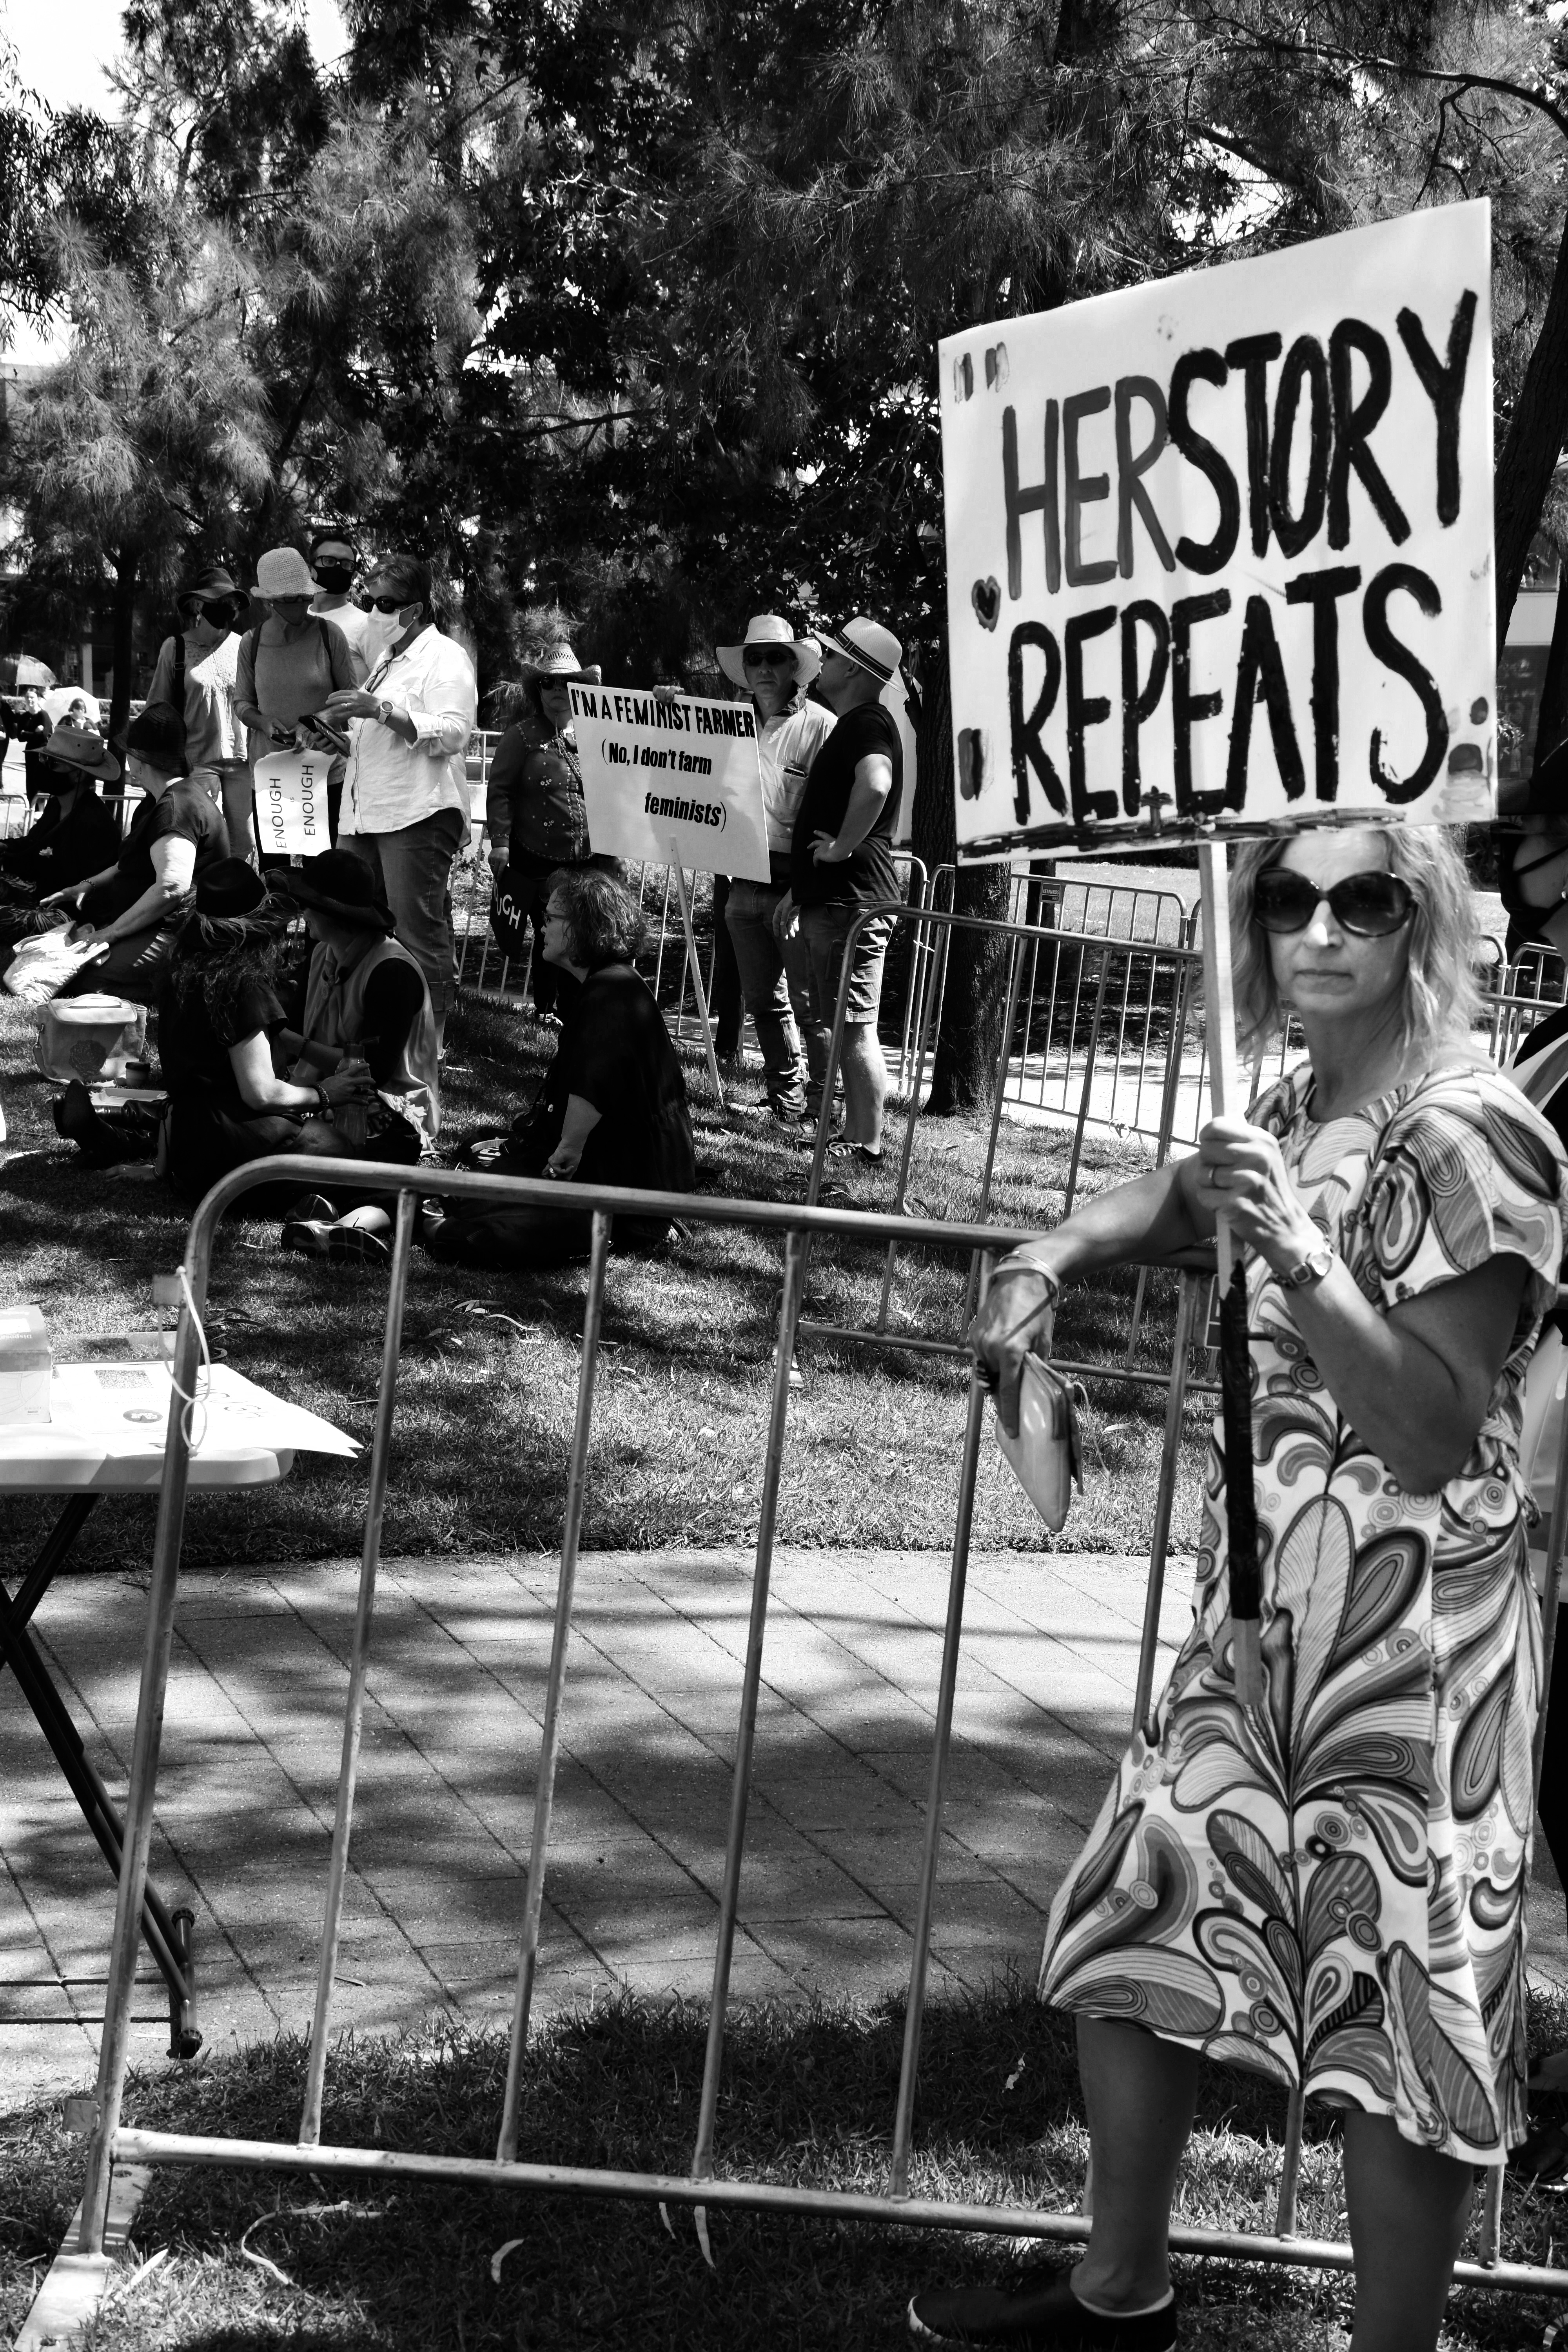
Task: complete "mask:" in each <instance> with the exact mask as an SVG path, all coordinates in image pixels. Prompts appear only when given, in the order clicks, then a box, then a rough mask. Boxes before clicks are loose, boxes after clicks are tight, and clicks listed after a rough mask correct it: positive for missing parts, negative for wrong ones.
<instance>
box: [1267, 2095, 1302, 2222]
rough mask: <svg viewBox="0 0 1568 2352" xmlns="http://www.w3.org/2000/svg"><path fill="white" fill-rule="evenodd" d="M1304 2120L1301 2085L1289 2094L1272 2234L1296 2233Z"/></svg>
mask: <svg viewBox="0 0 1568 2352" xmlns="http://www.w3.org/2000/svg"><path fill="white" fill-rule="evenodd" d="M1306 2122H1307V2095H1306V2093H1305V2091H1303V2090H1302V2089H1301V2087H1300V2084H1297V2086H1296V2088H1295V2089H1294V2090H1293V2091H1292V2092H1291V2094H1290V2105H1289V2109H1288V2111H1287V2113H1286V2116H1285V2157H1284V2161H1283V2163H1282V2164H1281V2165H1280V2168H1279V2200H1278V2202H1277V2204H1276V2206H1275V2209H1274V2234H1275V2236H1276V2237H1277V2238H1293V2237H1294V2236H1295V2234H1296V2204H1297V2200H1298V2198H1299V2197H1300V2189H1301V2134H1302V2132H1303V2131H1304V2129H1305V2128H1306Z"/></svg>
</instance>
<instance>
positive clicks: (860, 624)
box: [778, 613, 904, 1168]
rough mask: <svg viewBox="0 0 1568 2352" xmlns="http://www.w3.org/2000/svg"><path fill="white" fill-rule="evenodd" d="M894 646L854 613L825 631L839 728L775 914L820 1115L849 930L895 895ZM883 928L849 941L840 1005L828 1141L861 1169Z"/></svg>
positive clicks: (871, 1105) (870, 1139) (877, 1084)
mask: <svg viewBox="0 0 1568 2352" xmlns="http://www.w3.org/2000/svg"><path fill="white" fill-rule="evenodd" d="M903 650H904V649H903V646H901V645H900V642H899V640H898V638H897V637H896V636H894V635H893V633H892V631H891V630H890V629H885V628H883V627H882V625H881V624H880V623H879V622H877V621H873V620H870V619H868V617H867V615H866V614H863V613H858V614H856V616H855V618H854V619H853V620H852V621H846V622H845V624H844V625H843V627H842V628H839V629H826V630H824V632H823V647H822V668H821V671H820V673H819V677H818V681H817V683H818V689H819V691H820V693H821V695H822V698H823V699H824V701H825V702H826V704H827V705H828V707H829V709H831V710H832V711H833V712H834V714H835V717H836V719H837V724H836V725H835V727H834V729H833V730H832V732H831V734H829V736H828V737H827V739H826V742H825V743H824V744H823V746H822V748H821V750H820V751H818V752H817V754H816V758H815V759H814V760H813V761H812V763H811V772H810V773H809V775H808V776H807V778H806V781H805V791H804V793H802V795H801V799H800V805H799V807H798V808H797V810H796V812H795V830H794V834H793V836H792V842H791V851H790V891H789V897H788V898H786V899H785V900H784V904H783V906H782V907H781V908H780V909H779V915H778V922H779V934H780V938H781V940H782V943H783V946H784V964H785V968H786V970H787V971H788V974H789V983H790V994H791V996H792V998H793V1000H794V1002H795V1011H796V1014H797V1017H798V1018H799V1020H800V1024H801V1027H802V1029H803V1030H804V1032H805V1052H806V1061H807V1065H808V1069H809V1073H810V1096H811V1098H812V1100H813V1102H814V1103H815V1104H816V1105H820V1116H822V1117H823V1118H826V1117H828V1116H830V1113H831V1108H832V1107H831V1105H830V1104H827V1103H826V1102H824V1101H823V1100H822V1095H823V1087H824V1082H825V1079H826V1071H827V1055H828V1049H829V1045H830V1044H831V1041H832V1035H833V1021H834V1013H835V1009H836V1007H837V1001H838V990H839V984H840V981H841V978H842V975H843V971H844V959H845V954H846V951H847V947H848V940H849V931H850V928H851V926H852V924H853V923H854V921H855V919H856V917H857V916H858V914H859V912H860V910H861V908H863V907H866V906H869V905H874V904H875V903H876V902H877V901H878V900H879V899H885V898H897V897H898V895H899V888H898V876H897V874H896V872H895V869H894V866H893V824H894V820H895V817H896V815H897V813H898V806H899V798H900V793H901V791H902V788H903V775H904V754H903V745H902V742H901V740H900V734H899V729H898V726H897V723H896V721H895V720H894V719H893V716H892V713H891V712H890V711H889V710H886V709H884V708H883V706H882V692H883V689H884V688H886V687H889V686H890V685H891V684H892V683H893V682H894V681H895V680H896V679H897V678H898V674H899V664H900V660H901V658H902V656H903ZM891 930H892V922H891V919H890V918H889V917H888V916H885V915H879V916H874V917H873V918H872V919H870V920H869V921H868V923H867V924H866V925H865V927H864V928H863V929H862V930H861V932H860V934H859V937H858V940H857V941H856V945H855V950H854V955H853V959H852V961H851V964H850V971H849V993H848V997H847V1003H846V1006H845V1022H844V1045H843V1055H842V1068H843V1072H844V1098H845V1118H844V1136H843V1139H842V1141H840V1142H839V1143H837V1144H835V1145H833V1146H832V1147H831V1150H832V1152H833V1155H834V1157H835V1158H841V1159H844V1160H847V1161H851V1162H854V1163H858V1164H859V1165H861V1166H864V1167H868V1168H879V1167H880V1166H881V1164H882V1107H883V1105H884V1103H885V1102H886V1100H887V1094H888V1066H887V1064H886V1062H885V1061H884V1060H883V1058H882V1048H881V1045H880V1044H879V1041H878V1036H877V1012H878V1007H879V1004H880V1002H881V995H882V964H883V960H884V958H885V957H886V954H887V950H888V940H889V934H890V932H891Z"/></svg>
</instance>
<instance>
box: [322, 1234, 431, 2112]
mask: <svg viewBox="0 0 1568 2352" xmlns="http://www.w3.org/2000/svg"><path fill="white" fill-rule="evenodd" d="M418 1212H419V1202H418V1196H417V1194H416V1193H413V1192H400V1193H399V1194H398V1196H397V1228H396V1231H395V1234H394V1235H393V1242H392V1272H391V1279H390V1282H389V1284H388V1287H387V1296H386V1328H385V1331H384V1335H383V1339H382V1350H381V1385H380V1387H379V1388H378V1390H377V1391H376V1399H375V1431H374V1435H373V1437H372V1439H371V1446H370V1499H369V1501H368V1502H367V1504H366V1506H365V1516H364V1549H363V1553H362V1554H361V1558H360V1571H359V1601H358V1605H357V1607H356V1610H355V1612H354V1633H353V1653H352V1654H351V1657H350V1660H349V1687H348V1696H347V1698H346V1700H345V1701H344V1705H343V1748H342V1762H341V1764H340V1765H339V1768H338V1801H337V1811H336V1812H335V1814H334V1816H333V1820H332V1855H331V1864H330V1866H329V1869H328V1873H327V1904H326V1913H325V1916H324V1917H323V1920H322V1923H321V1959H320V1962H319V1964H318V1973H317V1978H316V2009H315V2015H314V2017H313V2018H312V2020H311V2023H310V2054H309V2057H308V2059H307V2061H306V2066H305V2098H304V2105H303V2106H302V2108H301V2111H300V2147H315V2146H316V2144H317V2142H318V2141H319V2140H320V2138H321V2090H322V2085H323V2084H324V2082H325V2079H326V2072H327V2034H328V2031H329V2029H330V2026H331V2011H332V1987H333V1981H334V1979H335V1978H336V1975H337V1968H338V1939H339V1936H340V1934H341V1932H342V1916H343V1890H344V1888H345V1886H346V1885H347V1883H348V1869H349V1838H350V1834H351V1832H352V1831H353V1810H354V1786H355V1782H356V1780H357V1779H358V1777H359V1749H360V1729H361V1726H362V1725H363V1720H364V1685H365V1672H366V1667H367V1664H368V1662H369V1657H370V1632H371V1623H372V1621H373V1619H374V1613H375V1576H376V1570H377V1568H378V1567H379V1565H380V1562H381V1528H382V1521H383V1519H384V1517H385V1514H386V1476H387V1467H388V1465H389V1463H390V1461H391V1458H392V1417H393V1412H394V1410H395V1405H396V1401H397V1365H398V1359H399V1357H400V1356H401V1354H402V1351H403V1309H404V1303H405V1299H406V1297H407V1295H408V1261H409V1256H410V1255H411V1253H412V1251H413V1247H414V1226H415V1221H416V1217H417V1215H418Z"/></svg>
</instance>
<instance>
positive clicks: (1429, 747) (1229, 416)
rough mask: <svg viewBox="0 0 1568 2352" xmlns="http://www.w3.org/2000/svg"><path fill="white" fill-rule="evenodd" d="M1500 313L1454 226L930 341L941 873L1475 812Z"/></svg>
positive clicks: (1485, 666) (1389, 229) (1299, 255)
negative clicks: (1215, 830)
mask: <svg viewBox="0 0 1568 2352" xmlns="http://www.w3.org/2000/svg"><path fill="white" fill-rule="evenodd" d="M1490 285H1491V268H1490V214H1489V207H1488V205H1486V204H1485V203H1479V204H1462V205H1446V206H1441V207H1437V208H1435V209H1434V210H1432V211H1430V212H1422V213H1415V214H1412V215H1408V216H1407V217H1406V218H1404V219H1400V220H1393V221H1386V222H1384V223H1381V224H1380V225H1379V226H1375V227H1373V228H1366V229H1356V230H1352V231H1351V232H1350V233H1349V234H1348V235H1346V236H1332V237H1323V238H1321V239H1320V240H1318V241H1317V242H1315V243H1312V244H1310V245H1303V246H1298V247H1295V248H1294V249H1293V250H1291V251H1289V252H1285V253H1277V254H1269V255H1267V256H1265V257H1263V258H1261V259H1258V260H1255V261H1240V262H1233V263H1231V264H1229V265H1228V266H1227V267H1226V268H1218V269H1210V270H1201V271H1195V272H1194V273H1192V274H1191V275H1189V276H1185V277H1181V278H1165V279H1162V280H1160V281H1159V282H1158V283H1155V284H1152V285H1148V286H1141V287H1136V288H1133V289H1131V290H1130V291H1128V292H1125V293H1120V294H1107V295H1101V296H1099V297H1097V298H1096V299H1094V300H1092V301H1088V302H1079V303H1075V304H1073V305H1071V306H1070V307H1069V308H1068V309H1065V310H1056V311H1051V312H1048V313H1046V314H1044V315H1040V316H1037V317H1032V318H1025V319H1009V320H1004V321H1002V322H1001V323H999V324H996V325H993V326H988V327H975V328H972V329H969V330H967V331H965V332H964V333H963V334H960V335H951V336H949V337H948V338H947V340H946V341H944V342H943V343H942V348H941V373H940V386H941V398H942V477H943V488H944V495H945V500H946V509H947V566H948V621H949V645H950V652H951V659H952V721H953V739H954V754H955V779H956V785H957V818H958V840H959V845H960V854H961V855H963V856H972V857H973V856H995V855H997V854H998V853H999V852H1003V851H1006V850H1011V849H1015V848H1017V847H1021V846H1023V845H1026V844H1032V843H1051V842H1059V841H1063V840H1066V839H1068V838H1071V837H1074V836H1076V837H1078V838H1079V839H1082V838H1084V837H1085V835H1086V834H1087V832H1088V831H1089V829H1092V830H1093V831H1094V832H1096V833H1098V835H1100V838H1101V839H1106V838H1108V837H1109V838H1111V839H1113V838H1114V837H1115V835H1116V832H1117V831H1118V829H1120V830H1121V831H1122V832H1124V833H1131V832H1132V831H1134V830H1136V831H1138V832H1145V831H1147V829H1148V828H1149V827H1150V825H1151V823H1152V821H1156V820H1158V821H1163V822H1164V823H1166V824H1170V823H1171V822H1172V821H1174V822H1175V823H1177V824H1194V823H1203V822H1205V821H1208V820H1213V821H1216V822H1217V823H1218V824H1220V825H1221V826H1222V827H1223V826H1226V825H1241V826H1244V827H1245V826H1250V825H1252V824H1257V823H1258V822H1260V821H1261V822H1264V823H1267V822H1268V821H1269V820H1271V819H1279V818H1284V817H1291V816H1294V817H1297V818H1303V819H1310V818H1312V817H1314V816H1318V817H1321V816H1331V815H1332V814H1333V813H1334V812H1335V811H1336V810H1337V811H1345V812H1361V811H1365V812H1367V813H1369V814H1376V815H1379V816H1384V817H1401V818H1404V819H1405V820H1407V821H1409V822H1412V823H1415V824H1432V823H1434V822H1436V821H1438V820H1446V819H1454V820H1458V819H1470V818H1482V817H1485V816H1487V815H1489V814H1490V811H1491V796H1492V791H1493V785H1494V779H1495V775H1496V743H1497V717H1496V710H1497V684H1496V661H1495V651H1494V619H1493V614H1494V602H1493V599H1494V587H1493V580H1492V467H1491V435H1492V405H1491V401H1492V393H1491V304H1490ZM1156 795H1158V798H1157V799H1156Z"/></svg>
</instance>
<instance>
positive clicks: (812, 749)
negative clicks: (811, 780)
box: [757, 702, 838, 856]
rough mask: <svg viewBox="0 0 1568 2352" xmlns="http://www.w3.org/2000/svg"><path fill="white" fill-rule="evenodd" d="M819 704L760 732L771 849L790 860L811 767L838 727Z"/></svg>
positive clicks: (767, 724) (767, 723) (764, 723)
mask: <svg viewBox="0 0 1568 2352" xmlns="http://www.w3.org/2000/svg"><path fill="white" fill-rule="evenodd" d="M837 723H838V722H837V719H835V717H834V715H833V713H832V711H831V710H825V709H823V707H822V705H821V703H820V702H803V703H802V704H801V706H800V709H798V710H786V711H783V712H781V713H780V715H779V717H778V718H776V719H763V720H762V722H761V723H760V725H759V726H758V728H757V760H758V762H759V764H760V766H761V768H762V772H763V808H764V810H765V811H766V812H767V819H768V848H769V849H770V851H772V852H773V853H774V854H775V855H776V856H787V855H788V853H789V849H790V845H791V843H792V842H793V840H794V838H795V814H796V811H797V810H798V809H799V807H800V803H801V800H802V798H803V796H804V794H805V780H806V777H807V776H808V775H809V774H810V772H811V763H812V761H814V760H815V759H816V755H817V753H818V752H819V751H821V749H822V747H823V745H824V744H825V743H826V740H827V739H828V737H829V736H830V735H831V734H832V732H833V730H834V729H835V727H836V726H837Z"/></svg>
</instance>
